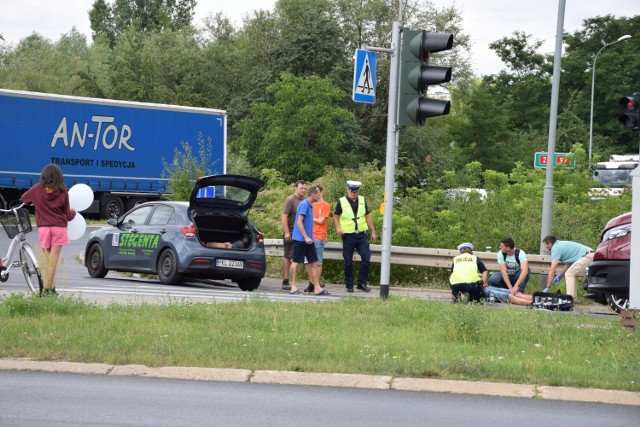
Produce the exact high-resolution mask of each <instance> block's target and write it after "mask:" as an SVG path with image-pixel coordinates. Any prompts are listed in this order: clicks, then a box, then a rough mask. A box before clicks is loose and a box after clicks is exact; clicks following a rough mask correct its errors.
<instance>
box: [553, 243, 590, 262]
mask: <svg viewBox="0 0 640 427" xmlns="http://www.w3.org/2000/svg"><path fill="white" fill-rule="evenodd" d="M587 252H589V248H588V247H586V246H585V245H583V244H582V243H577V242H570V241H568V240H556V242H555V243H554V244H553V246H552V247H551V261H555V260H558V261H560V263H561V264H573V263H574V262H576V261H577V260H579V259H580V258H582V257H583V256H585V255H586V254H587Z"/></svg>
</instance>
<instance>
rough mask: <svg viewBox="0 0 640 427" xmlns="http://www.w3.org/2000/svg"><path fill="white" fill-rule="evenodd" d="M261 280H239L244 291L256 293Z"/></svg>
mask: <svg viewBox="0 0 640 427" xmlns="http://www.w3.org/2000/svg"><path fill="white" fill-rule="evenodd" d="M260 281H261V279H256V278H251V279H242V280H238V286H239V287H240V289H242V290H243V291H249V292H251V291H255V290H256V289H258V286H260Z"/></svg>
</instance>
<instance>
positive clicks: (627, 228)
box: [602, 224, 631, 242]
mask: <svg viewBox="0 0 640 427" xmlns="http://www.w3.org/2000/svg"><path fill="white" fill-rule="evenodd" d="M629 233H631V224H622V225H619V226H617V227H613V228H612V229H611V230H608V231H607V232H605V234H604V236H602V241H603V242H604V241H607V240H611V239H617V238H619V237H624V236H626V235H627V234H629Z"/></svg>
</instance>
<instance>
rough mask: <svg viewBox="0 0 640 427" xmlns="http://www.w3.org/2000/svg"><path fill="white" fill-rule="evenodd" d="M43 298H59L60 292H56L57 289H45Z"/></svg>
mask: <svg viewBox="0 0 640 427" xmlns="http://www.w3.org/2000/svg"><path fill="white" fill-rule="evenodd" d="M42 296H45V297H47V296H48V297H57V296H58V292H56V288H51V289H46V288H45V289H43V290H42Z"/></svg>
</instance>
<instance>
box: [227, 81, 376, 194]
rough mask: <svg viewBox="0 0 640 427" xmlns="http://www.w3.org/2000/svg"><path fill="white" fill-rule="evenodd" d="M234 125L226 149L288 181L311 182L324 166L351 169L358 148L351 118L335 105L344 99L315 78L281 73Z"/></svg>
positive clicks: (351, 115)
mask: <svg viewBox="0 0 640 427" xmlns="http://www.w3.org/2000/svg"><path fill="white" fill-rule="evenodd" d="M268 92H269V94H270V95H271V101H270V102H259V103H255V104H254V105H253V106H252V107H251V113H250V115H249V116H248V117H247V118H245V119H243V120H242V121H241V122H240V123H238V124H237V125H236V127H237V129H236V130H237V131H238V140H237V141H235V142H234V143H233V144H231V148H232V149H236V148H240V149H245V150H247V155H248V157H249V161H250V162H251V163H252V165H254V166H256V167H258V168H260V169H264V168H271V169H276V170H278V171H279V172H280V173H281V174H282V176H283V178H285V179H286V180H287V181H289V182H293V181H295V180H296V179H306V180H309V181H312V180H313V179H315V178H316V177H318V176H319V175H321V174H322V172H323V170H324V168H325V167H326V166H327V165H333V166H336V167H341V166H346V165H355V164H357V162H356V155H355V153H358V149H359V147H360V146H361V145H362V144H363V143H364V139H363V137H362V136H360V132H359V128H358V125H357V122H356V120H355V117H354V116H353V114H352V113H351V112H350V111H348V110H347V109H345V108H343V107H341V106H340V104H341V102H342V100H343V99H344V98H345V97H346V96H347V95H346V94H345V93H344V92H342V91H340V90H339V89H336V88H335V87H334V86H333V85H332V83H331V81H329V80H327V79H322V78H320V77H317V76H312V77H306V78H302V77H294V76H292V75H291V74H283V75H282V76H281V78H280V80H279V81H278V82H276V83H274V84H272V85H271V86H269V88H268Z"/></svg>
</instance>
